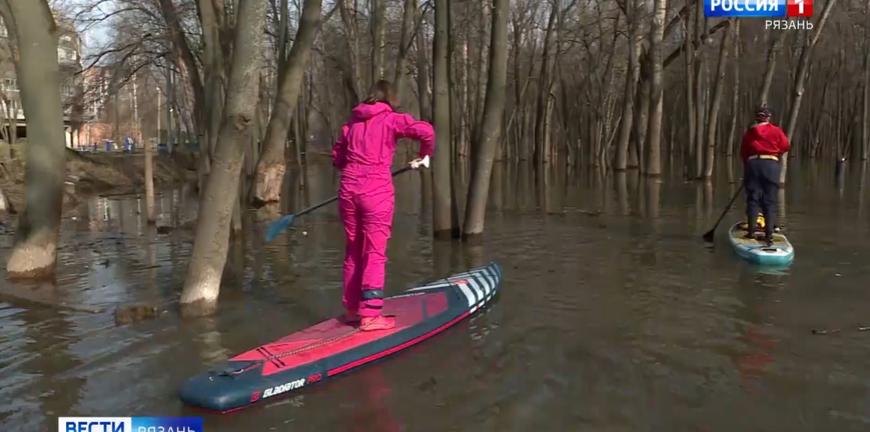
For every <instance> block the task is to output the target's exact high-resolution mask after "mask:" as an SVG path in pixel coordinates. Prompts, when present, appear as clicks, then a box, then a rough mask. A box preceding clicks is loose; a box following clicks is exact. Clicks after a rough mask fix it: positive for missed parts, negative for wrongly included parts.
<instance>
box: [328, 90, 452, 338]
mask: <svg viewBox="0 0 870 432" xmlns="http://www.w3.org/2000/svg"><path fill="white" fill-rule="evenodd" d="M395 105H396V98H395V91H394V90H393V86H392V85H391V84H390V83H389V82H388V81H378V82H377V83H376V84H375V85H374V87H373V88H372V91H371V93H370V95H369V97H368V98H367V99H366V100H365V101H364V102H363V103H361V104H359V105H357V107H356V108H354V109H353V112H352V114H351V118H350V121H348V122H347V123H346V124H345V125H344V126H343V127H342V128H341V133H340V134H339V136H338V140H337V141H336V143H335V146H334V147H333V149H332V159H333V164H334V165H335V167H336V168H338V169H340V170H341V184H340V186H339V191H338V199H339V213H340V215H341V220H342V222H343V223H344V234H345V240H346V244H345V256H344V295H343V303H344V307H345V309H346V310H347V320H348V321H351V322H354V321H356V320H357V319H359V320H360V329H361V330H384V329H389V328H393V327H394V326H395V318H394V317H390V316H383V315H382V314H381V309H382V308H383V305H384V300H383V298H384V266H385V264H386V261H387V256H386V251H387V241H388V240H389V239H390V232H391V231H392V225H393V204H394V201H395V194H394V190H393V179H392V175H391V172H390V167H391V165H392V163H393V155H394V154H395V152H396V140H398V139H400V138H411V139H414V140H417V141H419V142H420V153H419V157H420V158H423V157H425V156H431V155H432V152H433V150H434V148H435V132H434V130H433V128H432V125H430V124H429V123H426V122H423V121H418V120H415V119H414V117H412V116H410V115H408V114H401V113H397V112H395V111H393V106H395Z"/></svg>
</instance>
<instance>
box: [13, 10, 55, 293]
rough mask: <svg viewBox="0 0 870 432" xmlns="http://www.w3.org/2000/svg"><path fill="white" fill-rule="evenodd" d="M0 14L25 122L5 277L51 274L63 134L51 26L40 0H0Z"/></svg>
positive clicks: (52, 25) (53, 264)
mask: <svg viewBox="0 0 870 432" xmlns="http://www.w3.org/2000/svg"><path fill="white" fill-rule="evenodd" d="M0 14H2V16H3V20H4V22H5V24H6V27H7V29H8V30H10V32H9V33H10V34H11V35H12V36H13V37H14V40H15V45H16V49H17V56H16V57H17V58H18V61H17V62H15V69H16V73H17V75H18V77H19V83H20V89H21V103H22V106H23V107H24V112H25V114H26V116H27V119H28V122H29V123H30V124H32V125H40V126H39V127H32V128H30V131H29V136H30V139H29V144H28V145H27V147H26V148H25V151H24V152H25V157H26V159H27V172H26V174H25V181H26V183H27V189H26V196H25V207H24V211H23V212H22V213H21V215H20V216H19V219H18V231H17V232H16V237H15V246H14V247H13V248H12V253H11V255H10V256H9V261H8V262H7V263H6V271H7V274H8V275H9V276H10V277H31V278H32V277H44V276H47V275H52V274H54V267H55V261H56V259H57V242H58V230H59V227H60V216H61V203H62V199H63V190H62V188H63V175H64V158H65V149H64V136H63V111H62V109H61V107H62V104H61V97H60V76H59V65H58V61H57V33H56V32H57V30H58V28H57V26H56V24H55V22H54V17H53V16H52V13H51V10H50V9H49V6H48V3H46V1H45V0H4V1H2V2H0Z"/></svg>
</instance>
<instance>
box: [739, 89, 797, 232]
mask: <svg viewBox="0 0 870 432" xmlns="http://www.w3.org/2000/svg"><path fill="white" fill-rule="evenodd" d="M770 117H771V113H770V110H769V109H768V108H767V106H766V105H764V106H762V107H761V108H759V109H758V110H757V111H756V112H755V124H754V125H753V126H752V127H750V128H749V130H747V131H746V133H745V134H744V135H743V143H742V144H741V146H740V156H741V157H742V158H743V171H744V172H743V186H744V187H745V188H746V219H747V221H746V222H747V224H748V232H747V235H746V237H747V238H755V237H754V235H755V228H756V218H757V216H758V212H759V210H761V213H762V214H763V215H764V220H765V223H764V233H765V234H766V237H765V241H766V242H767V244H768V245H770V244H772V243H773V230H774V227H775V226H776V222H777V221H776V216H777V215H776V210H777V200H778V198H779V174H780V171H781V170H782V166H781V165H780V160H781V159H782V157H783V154H784V153H786V152H788V151H789V148H790V147H791V145H790V144H789V142H788V137H786V136H785V133H783V131H782V129H780V128H779V126H776V125H774V124H772V123H770Z"/></svg>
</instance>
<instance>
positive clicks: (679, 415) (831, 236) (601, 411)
mask: <svg viewBox="0 0 870 432" xmlns="http://www.w3.org/2000/svg"><path fill="white" fill-rule="evenodd" d="M723 163H724V161H723ZM737 163H738V161H734V162H733V163H732V164H733V165H736V164H737ZM674 164H675V166H677V167H678V166H680V164H679V160H675V161H674ZM463 169H465V168H463ZM831 169H832V167H831V166H830V164H829V165H828V166H827V167H819V168H814V167H813V166H812V165H808V166H806V167H802V169H801V170H794V171H803V172H804V174H796V175H799V176H801V177H797V180H795V178H793V179H792V180H791V183H790V184H789V186H788V188H786V189H784V190H783V191H782V192H781V194H782V195H781V205H782V206H783V207H785V205H786V198H788V203H787V204H788V210H789V213H788V217H789V220H788V222H789V227H790V230H791V231H792V232H793V233H794V235H793V240H794V243H795V245H796V247H797V249H798V257H797V259H796V261H795V264H794V265H793V266H792V268H791V269H789V270H788V271H776V272H774V271H768V270H762V269H759V268H754V267H752V266H749V265H746V264H744V263H743V262H741V261H740V260H738V259H736V258H735V257H734V256H733V254H732V252H731V251H730V249H729V248H728V247H726V246H725V243H724V239H723V238H722V237H720V238H718V239H717V243H716V245H717V247H715V248H713V249H711V250H705V249H703V245H702V243H701V241H700V239H699V238H698V235H700V234H701V233H703V232H704V231H706V230H707V229H709V227H710V225H712V223H713V222H714V220H715V218H716V217H718V215H719V212H720V210H721V209H722V208H723V207H724V205H725V204H726V203H727V202H728V200H729V199H730V198H731V196H732V194H733V193H734V192H736V189H737V187H738V186H739V183H731V181H732V180H731V179H732V178H733V177H732V175H730V174H729V172H728V168H727V166H726V165H723V166H722V168H721V169H717V172H718V173H719V174H717V176H716V177H715V178H714V179H713V180H712V181H711V182H709V183H704V182H683V181H681V180H674V174H669V175H666V176H665V177H664V181H658V180H655V179H648V178H646V177H644V176H642V175H639V174H638V172H637V170H630V171H627V172H623V173H601V172H597V171H594V170H593V171H590V170H587V169H582V168H580V169H577V171H576V172H575V173H574V174H573V175H571V174H570V173H568V172H567V171H566V170H565V168H564V167H560V166H553V167H550V168H547V169H544V170H541V171H539V172H537V173H536V172H535V170H533V169H531V167H530V166H528V164H522V163H520V164H515V163H503V164H497V165H496V166H494V171H493V179H492V182H493V187H492V191H491V194H490V202H489V210H490V213H489V217H488V219H487V233H486V238H485V242H484V243H483V244H481V245H477V246H474V247H467V246H465V245H462V244H461V243H456V242H434V241H432V240H431V238H430V232H431V226H429V224H430V223H431V217H430V216H429V214H430V212H431V207H430V206H429V199H426V197H427V196H429V195H430V194H431V181H430V180H431V179H430V178H429V176H428V175H426V174H425V173H422V174H421V175H416V174H415V175H407V176H403V177H402V178H397V180H396V191H397V194H398V196H397V209H398V210H397V213H396V217H395V220H394V235H393V238H392V240H391V242H390V245H389V249H388V253H389V254H390V263H389V267H388V275H389V277H388V285H389V292H390V293H396V292H399V291H401V290H402V289H404V288H406V287H409V286H412V285H413V284H415V283H417V282H419V281H421V280H427V279H433V278H440V277H443V276H444V275H447V274H450V273H453V272H457V271H461V270H464V269H467V268H468V267H470V266H473V265H478V264H481V263H485V262H488V261H490V260H497V261H499V262H500V263H501V264H502V265H503V267H504V269H505V275H506V279H505V285H504V287H503V291H502V293H501V296H500V299H499V301H498V302H497V303H495V304H494V305H493V306H492V307H491V308H490V309H488V310H486V311H485V312H484V313H482V314H479V315H476V316H475V317H473V318H472V319H471V320H468V321H465V322H462V323H460V324H459V325H457V326H456V327H455V328H453V329H451V330H449V331H447V332H445V333H443V334H442V335H439V336H438V337H436V338H433V339H432V340H430V341H427V342H426V343H423V344H421V345H419V346H416V347H414V348H412V349H410V350H408V351H406V352H405V353H403V354H401V355H396V356H392V357H391V358H389V359H385V360H384V361H382V362H378V363H376V364H373V365H370V366H367V367H365V368H362V369H360V370H358V371H354V372H350V373H348V374H346V375H345V376H342V377H340V378H337V379H335V380H332V381H328V382H325V383H323V384H322V385H318V386H314V387H311V388H310V389H305V390H304V391H303V392H301V393H299V394H297V395H293V396H291V397H288V398H285V399H280V400H276V401H275V402H274V404H269V405H264V406H263V407H255V408H252V409H251V411H248V412H242V413H239V414H237V415H234V416H216V415H210V414H202V413H200V412H198V411H194V410H191V409H189V408H186V407H183V406H182V405H181V404H180V402H179V401H178V399H177V397H176V394H175V391H176V390H177V388H178V385H179V384H180V383H181V382H182V380H183V379H184V378H186V377H187V376H189V375H191V374H193V373H196V372H199V371H201V370H203V369H204V368H207V367H208V366H209V365H210V364H212V363H214V362H217V361H219V360H221V359H223V358H225V357H227V356H229V355H232V354H235V353H238V352H240V351H243V350H247V349H249V348H250V347H251V346H252V345H255V344H257V343H263V342H266V341H269V340H273V339H275V338H278V337H280V336H283V335H285V334H287V333H289V332H291V331H293V330H296V329H299V328H303V327H305V326H308V325H311V324H312V323H315V322H317V321H319V320H322V319H324V318H325V317H329V316H332V315H334V314H337V313H339V312H340V309H341V306H340V303H339V298H340V287H341V275H340V272H339V269H340V266H341V258H342V252H343V235H342V231H341V226H340V221H339V220H338V216H337V212H336V209H335V207H334V206H331V207H327V208H324V209H322V210H320V211H318V212H315V213H312V214H310V215H307V216H305V217H303V218H300V219H299V221H298V223H297V226H296V227H295V229H293V230H290V231H289V232H288V233H287V234H286V235H283V236H281V237H280V238H278V239H277V240H276V241H275V242H273V243H270V244H264V243H263V239H262V234H263V233H262V230H263V226H264V225H265V224H266V223H267V221H269V220H271V219H273V218H275V217H277V216H278V215H280V214H282V213H284V212H287V211H291V212H292V211H298V210H299V209H301V208H304V207H306V206H308V205H310V204H312V203H317V202H319V201H320V200H323V199H326V198H329V197H331V196H333V195H334V193H335V189H336V187H337V180H338V179H337V176H336V174H335V172H334V170H332V169H330V168H329V165H328V162H327V161H323V162H319V161H312V163H311V165H310V166H309V168H308V169H307V171H306V172H304V173H293V171H291V173H289V174H288V178H287V180H286V184H285V194H284V200H283V201H282V203H280V204H279V205H276V206H267V207H265V208H263V209H259V210H257V211H256V212H251V213H245V214H244V215H243V216H244V217H243V221H244V224H243V225H244V229H243V230H242V231H241V232H240V233H239V235H236V236H234V237H233V241H232V244H231V250H230V256H229V259H228V266H227V272H226V275H225V283H224V287H223V289H222V298H221V302H220V305H219V310H218V312H217V313H216V314H215V315H213V316H210V317H201V318H195V319H182V318H181V317H179V315H178V313H177V311H176V310H175V309H174V308H172V307H170V308H169V312H167V313H164V314H162V315H161V317H160V319H157V320H153V321H148V322H140V323H136V324H132V325H127V326H120V327H117V326H115V325H114V323H113V320H112V316H111V309H112V307H113V306H114V305H116V304H118V303H128V302H140V301H141V302H158V303H159V302H170V304H171V302H172V301H173V300H175V299H176V298H177V296H178V290H179V289H180V287H181V286H182V282H183V281H182V279H183V277H184V274H185V270H186V260H187V257H188V256H189V253H190V243H191V241H192V237H193V234H192V232H191V231H190V230H187V229H184V228H179V229H176V230H173V231H171V232H165V231H157V230H156V229H155V228H153V227H151V228H149V227H148V226H147V224H145V223H144V221H143V219H142V215H141V213H142V209H141V203H140V202H139V200H138V199H137V197H135V196H131V197H112V198H100V199H94V200H90V201H87V202H85V203H83V204H82V205H81V206H80V207H79V208H77V209H76V210H75V211H74V212H71V213H70V214H69V218H68V219H66V220H64V224H63V234H62V236H63V242H62V244H63V246H62V248H61V250H60V252H59V267H58V277H57V282H56V285H32V286H31V285H22V284H14V285H13V284H11V283H8V282H3V284H2V286H0V326H2V328H3V332H0V398H2V399H0V400H4V401H8V402H7V403H4V404H0V419H2V420H0V421H2V422H3V424H4V426H7V427H8V428H9V430H16V431H18V430H21V431H30V430H48V429H50V428H51V427H53V426H52V425H53V423H52V422H56V420H54V417H53V416H55V415H69V414H77V413H89V414H94V415H120V414H119V413H124V414H123V415H155V414H157V415H205V419H206V426H207V428H208V430H210V431H238V430H285V429H290V428H293V429H294V430H297V429H298V430H454V429H459V430H465V429H480V430H532V429H541V430H575V429H577V428H580V429H589V430H643V429H650V428H652V429H654V430H704V429H705V428H706V429H710V430H712V429H717V430H718V429H721V430H754V429H758V430H838V431H839V430H862V429H866V423H865V422H864V420H863V419H864V418H866V417H867V416H866V415H865V413H866V402H867V395H866V385H865V383H866V372H865V370H866V365H865V363H866V361H865V359H866V358H867V357H868V355H870V347H868V345H867V344H864V343H861V340H860V339H857V338H860V337H862V336H860V335H846V334H843V335H840V336H835V337H816V338H815V339H809V338H812V336H808V329H809V328H819V327H844V326H845V325H848V324H849V323H851V322H860V321H861V319H864V318H866V316H865V315H866V313H865V312H866V311H865V308H862V307H861V305H864V304H867V302H868V301H870V294H868V293H867V290H866V289H865V286H866V283H865V282H866V280H868V278H870V264H868V262H867V260H866V259H862V257H864V256H866V255H867V254H868V253H870V249H868V247H870V246H868V245H867V243H866V241H865V240H864V239H865V238H866V234H867V233H868V231H870V230H868V228H870V226H868V225H870V221H868V220H867V218H866V210H865V209H864V207H865V206H866V203H865V201H866V198H865V197H864V195H865V193H866V192H865V191H864V189H865V187H864V184H865V182H866V177H865V176H866V168H865V165H862V166H861V167H854V168H853V169H850V170H848V172H847V173H846V178H845V187H844V192H843V193H844V197H843V198H842V199H841V198H838V197H837V196H836V194H832V189H831V188H832V184H831V181H830V179H831V176H830V175H829V171H830V170H831ZM294 176H298V177H294ZM812 176H816V178H817V179H826V181H825V182H819V183H810V182H807V181H806V180H808V179H810V178H811V177H812ZM456 177H457V183H460V182H462V181H467V177H465V178H464V177H463V175H462V172H461V170H460V172H458V173H457V176H456ZM734 177H738V178H739V175H738V174H737V173H736V172H735V173H734ZM302 179H304V181H302ZM301 183H304V184H305V186H304V187H300V184H301ZM856 195H857V196H856ZM463 199H464V198H463ZM157 202H158V203H159V204H158V210H159V216H158V218H159V219H158V226H164V225H166V226H175V227H182V226H184V225H185V224H186V223H187V222H189V221H192V220H195V217H196V216H195V211H196V203H197V200H196V197H195V195H192V194H191V190H190V189H187V190H184V189H180V190H178V191H171V192H170V191H167V192H165V193H163V194H162V195H161V196H160V197H159V198H158V200H157ZM784 210H785V209H784V208H783V209H782V210H781V213H782V214H783V216H785V212H784ZM596 212H601V213H596ZM742 213H743V205H742V200H738V202H737V204H736V205H735V206H734V208H733V209H732V210H731V212H730V213H729V214H728V215H727V216H726V222H727V221H729V220H738V219H740V218H742V217H743V216H742ZM73 217H75V219H73ZM726 225H727V223H726ZM721 235H722V234H721V233H720V236H721ZM6 244H9V242H7V243H6ZM4 253H8V249H6V250H5V251H4ZM28 296H30V298H28ZM832 407H834V408H835V409H834V408H832ZM734 412H740V413H742V414H743V415H741V416H734V415H733V413H734ZM794 412H798V413H801V415H800V416H797V417H795V416H784V415H783V413H794ZM457 425H462V426H457ZM578 425H582V426H578ZM711 425H715V427H713V426H711ZM369 426H370V427H369ZM367 427H368V428H367Z"/></svg>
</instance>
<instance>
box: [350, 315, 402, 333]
mask: <svg viewBox="0 0 870 432" xmlns="http://www.w3.org/2000/svg"><path fill="white" fill-rule="evenodd" d="M395 326H396V317H391V316H383V315H378V316H373V317H363V318H362V320H360V325H359V329H360V330H362V331H377V330H389V329H391V328H393V327H395Z"/></svg>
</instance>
